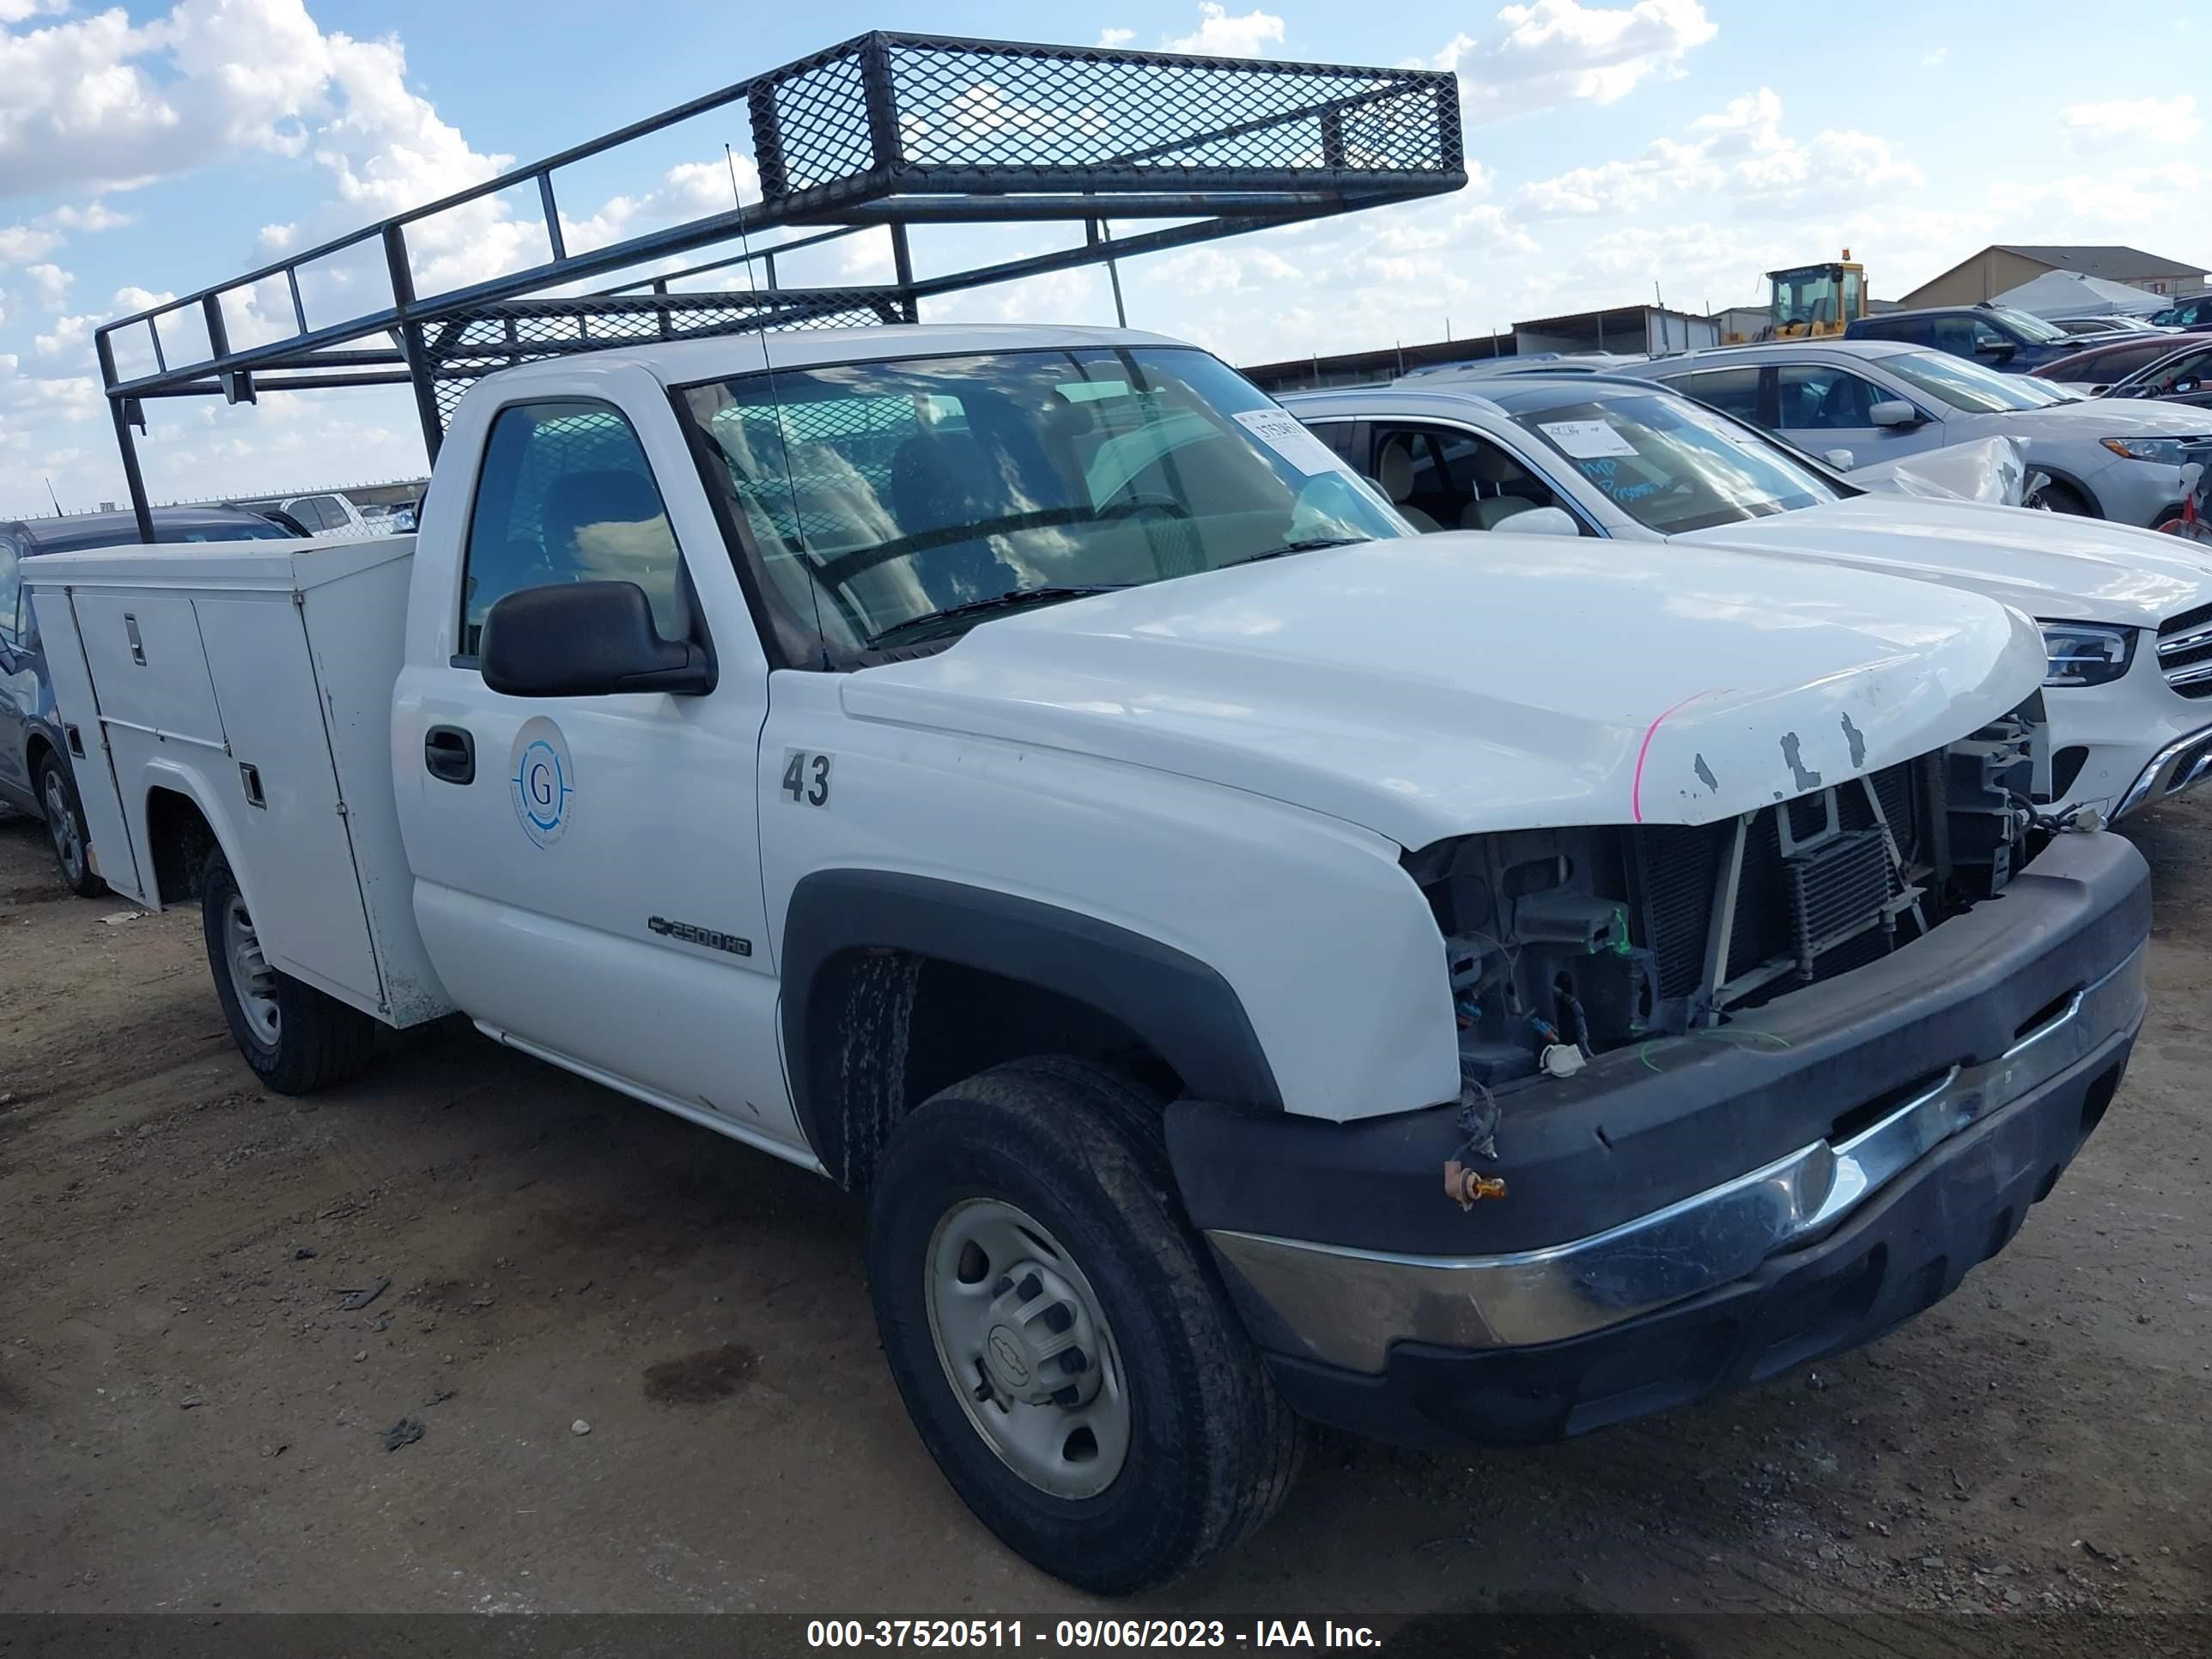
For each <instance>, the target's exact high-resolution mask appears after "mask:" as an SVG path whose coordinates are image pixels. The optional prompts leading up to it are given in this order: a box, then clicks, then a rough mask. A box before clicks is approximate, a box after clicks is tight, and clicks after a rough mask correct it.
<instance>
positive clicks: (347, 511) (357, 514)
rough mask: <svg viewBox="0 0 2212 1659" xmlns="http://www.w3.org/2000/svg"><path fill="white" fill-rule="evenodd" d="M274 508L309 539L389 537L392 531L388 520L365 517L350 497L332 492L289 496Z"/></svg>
mask: <svg viewBox="0 0 2212 1659" xmlns="http://www.w3.org/2000/svg"><path fill="white" fill-rule="evenodd" d="M276 506H277V507H278V509H279V510H280V511H282V512H283V513H288V514H289V515H290V516H291V517H293V518H295V519H297V520H299V521H300V523H301V525H302V526H305V528H306V530H307V533H308V534H309V535H310V536H343V537H356V538H359V537H364V536H389V535H390V534H392V529H393V526H392V524H391V523H390V522H389V521H388V520H385V519H383V518H374V519H372V518H368V517H366V516H365V515H363V513H362V510H361V509H360V508H359V507H356V506H355V505H354V504H353V502H352V501H351V500H350V499H349V497H347V496H344V495H339V494H338V493H337V491H335V490H331V491H327V492H325V494H323V495H292V496H288V497H287V498H286V499H285V500H283V501H279V502H277V503H276Z"/></svg>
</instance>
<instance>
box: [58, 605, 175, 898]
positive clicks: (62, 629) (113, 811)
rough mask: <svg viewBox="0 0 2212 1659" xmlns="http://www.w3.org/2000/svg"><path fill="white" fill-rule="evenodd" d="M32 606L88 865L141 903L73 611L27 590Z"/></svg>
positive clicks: (134, 854)
mask: <svg viewBox="0 0 2212 1659" xmlns="http://www.w3.org/2000/svg"><path fill="white" fill-rule="evenodd" d="M31 603H32V605H33V607H35V608H36V610H37V611H38V615H39V638H40V641H42V642H43V644H44V647H45V649H46V672H47V673H48V674H50V675H52V677H53V682H54V702H55V703H56V705H57V706H58V708H59V709H60V711H61V714H62V716H63V718H64V722H65V727H64V729H65V732H66V734H67V738H68V742H69V750H70V772H71V774H72V775H74V776H75V778H76V794H77V801H78V804H79V805H81V806H82V808H83V811H84V830H85V834H86V835H87V836H88V837H90V839H91V842H92V861H93V864H94V866H95V867H96V868H97V869H98V870H99V872H100V878H101V879H102V880H104V881H105V882H106V884H108V885H109V886H110V887H112V888H113V889H114V890H116V891H117V892H118V893H121V894H122V895H124V896H125V897H126V898H134V899H137V901H138V902H140V903H142V904H143V903H144V902H146V898H147V895H146V884H145V877H144V875H143V872H142V871H141V870H140V868H139V865H138V849H137V845H136V844H135V843H134V842H132V841H131V830H130V826H129V824H128V823H126V822H125V818H124V816H123V799H122V796H121V793H120V792H119V791H118V789H117V788H116V785H115V766H114V762H113V760H112V757H111V756H110V754H109V751H108V746H107V733H106V730H105V728H104V727H103V726H102V725H101V723H100V699H99V697H98V696H96V695H95V694H94V690H93V684H92V669H91V667H90V665H88V663H87V662H86V661H85V653H84V641H83V638H82V635H80V634H79V633H78V631H77V620H76V608H75V607H74V606H73V605H71V604H70V595H68V594H67V593H60V592H52V591H41V590H39V589H37V588H33V590H32V592H31Z"/></svg>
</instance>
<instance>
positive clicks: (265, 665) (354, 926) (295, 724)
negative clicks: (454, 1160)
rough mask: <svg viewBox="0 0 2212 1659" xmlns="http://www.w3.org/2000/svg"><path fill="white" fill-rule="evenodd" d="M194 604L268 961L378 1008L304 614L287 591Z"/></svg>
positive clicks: (232, 818)
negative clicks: (225, 738) (227, 749)
mask: <svg viewBox="0 0 2212 1659" xmlns="http://www.w3.org/2000/svg"><path fill="white" fill-rule="evenodd" d="M191 605H192V606H193V608H194V609H195V610H196V611H197V612H198V618H199V629H200V636H201V638H203V639H204V641H206V642H207V664H208V673H209V676H210V679H211V681H212V683H213V685H214V688H215V697H216V703H217V705H218V706H219V707H220V708H221V710H222V724H223V729H224V731H225V732H227V733H228V737H229V741H230V758H231V760H232V761H233V762H234V764H233V765H232V766H231V767H229V768H228V769H227V771H226V772H225V773H223V774H220V775H219V776H221V778H222V787H223V788H224V789H225V791H226V793H227V794H228V800H227V802H226V803H225V804H226V805H227V807H228V815H229V822H230V826H231V833H232V835H233V836H234V837H235V842H236V844H235V845H234V847H233V848H231V856H232V858H233V859H234V860H235V861H236V863H237V868H236V870H235V871H234V873H235V874H236V875H237V876H238V878H239V884H240V886H241V887H242V888H244V889H245V890H246V900H247V902H248V903H249V904H250V905H251V907H252V912H253V930H254V933H256V934H257V935H258V937H259V939H260V941H261V948H262V951H263V953H264V955H266V956H267V957H268V958H269V961H270V964H271V965H272V966H274V967H276V968H277V969H280V970H282V971H283V972H284V973H287V974H289V975H292V976H293V977H294V978H295V979H301V980H305V981H307V983H308V984H310V985H313V986H317V987H320V988H321V989H323V990H325V991H328V992H329V993H331V994H332V995H333V996H337V997H340V998H342V999H343V1000H346V1001H348V1002H350V1003H353V1004H354V1005H355V1006H357V1007H368V1008H376V1009H380V1008H382V1007H383V1006H384V1002H385V997H384V985H383V981H382V979H381V977H380V975H379V974H378V972H377V963H376V952H375V951H374V948H373V947H372V946H371V945H370V943H369V937H368V916H367V915H366V914H365V913H364V912H363V910H362V902H361V878H360V876H359V874H358V873H357V872H356V870H355V868H354V857H353V845H352V839H351V837H350V836H349V835H348V834H347V824H346V818H345V810H344V805H343V800H342V799H341V796H340V793H339V790H338V781H337V774H336V772H335V771H334V770H333V769H332V766H331V750H330V743H329V739H328V738H327V736H326V734H325V729H324V716H325V710H324V702H323V698H322V696H321V695H320V692H319V688H318V686H317V684H316V681H315V670H314V665H313V664H312V663H311V662H310V661H309V660H308V656H307V626H306V623H305V621H304V619H303V618H302V617H301V607H300V606H299V605H297V604H295V602H294V596H293V595H292V594H290V593H289V592H240V593H239V594H236V595H235V596H233V595H228V594H201V595H199V596H197V598H195V599H193V600H192V601H191ZM257 795H258V798H259V804H258V805H256V801H255V798H256V796H257Z"/></svg>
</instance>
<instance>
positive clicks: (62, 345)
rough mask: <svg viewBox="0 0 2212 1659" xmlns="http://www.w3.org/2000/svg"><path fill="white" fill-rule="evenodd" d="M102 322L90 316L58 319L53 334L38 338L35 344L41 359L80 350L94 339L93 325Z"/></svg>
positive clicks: (42, 335)
mask: <svg viewBox="0 0 2212 1659" xmlns="http://www.w3.org/2000/svg"><path fill="white" fill-rule="evenodd" d="M99 321H100V319H99V318H97V317H94V316H91V315H89V314H87V315H85V316H82V317H63V318H58V319H56V320H55V323H54V330H53V332H52V333H51V334H41V335H39V336H37V337H35V339H34V340H33V344H35V345H36V346H37V347H38V349H39V356H41V357H52V356H58V355H59V354H60V353H62V352H64V351H74V350H77V349H82V346H83V345H84V343H85V342H86V341H87V340H88V339H89V338H91V337H92V326H93V325H94V323H97V322H99Z"/></svg>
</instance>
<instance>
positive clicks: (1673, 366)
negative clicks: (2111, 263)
mask: <svg viewBox="0 0 2212 1659" xmlns="http://www.w3.org/2000/svg"><path fill="white" fill-rule="evenodd" d="M1620 373H1621V374H1630V375H1634V376H1636V377H1638V378H1639V379H1644V380H1660V381H1663V382H1664V383H1665V384H1667V385H1668V386H1673V387H1674V389H1675V390H1676V391H1678V392H1687V393H1688V394H1689V395H1690V396H1692V398H1698V399H1699V401H1701V402H1704V403H1708V404H1712V405H1713V406H1714V407H1716V408H1717V409H1722V410H1726V411H1727V412H1728V413H1729V414H1731V415H1733V416H1736V417H1737V418H1738V419H1739V420H1744V421H1748V422H1751V423H1752V424H1753V426H1758V427H1763V428H1765V429H1766V430H1767V431H1770V432H1778V433H1780V434H1781V435H1783V436H1784V437H1785V438H1787V439H1788V440H1789V441H1790V442H1791V443H1793V444H1796V446H1797V447H1799V448H1800V449H1805V450H1810V451H1811V452H1812V453H1814V454H1816V455H1823V454H1826V453H1829V452H1830V451H1832V450H1835V449H1839V448H1840V449H1848V450H1850V452H1851V455H1852V457H1853V459H1854V460H1855V461H1856V462H1857V465H1861V466H1867V465H1876V464H1879V463H1881V462H1884V461H1893V460H1898V459H1902V458H1903V457H1905V456H1906V455H1912V454H1917V453H1920V452H1921V451H1923V450H1928V449H1939V448H1942V447H1943V446H1945V445H1947V444H1961V443H1971V442H1973V441H1977V440H1978V439H1983V438H2001V437H2002V438H2015V439H2017V440H2019V441H2020V444H2021V448H2022V449H2023V450H2024V451H2026V453H2027V462H2028V465H2030V466H2032V467H2033V468H2035V469H2036V470H2037V471H2040V472H2044V473H2047V474H2049V475H2050V477H2051V483H2050V485H2049V486H2048V487H2047V488H2046V489H2045V490H2044V492H2043V503H2044V505H2045V506H2047V507H2051V509H2053V510H2054V511H2056V512H2060V513H2088V514H2091V515H2093V516H2094V517H2097V518H2100V519H2111V520H2114V521H2115V522H2116V523H2119V524H2131V525H2143V526H2155V525H2160V524H2163V523H2165V522H2166V520H2168V519H2170V518H2172V516H2173V515H2174V514H2175V513H2177V512H2178V511H2179V509H2180V504H2181V465H2182V460H2183V455H2182V450H2183V447H2184V445H2185V443H2187V442H2188V441H2191V440H2200V441H2201V440H2202V439H2203V437H2204V436H2205V435H2207V434H2212V410H2201V409H2176V408H2172V407H2163V406H2160V405H2159V404H2143V403H2136V402H2113V401H2109V400H2106V399H2104V398H2089V399H2086V400H2084V399H2081V398H2075V397H2073V396H2071V395H2070V394H2068V393H2064V392H2059V391H2057V390H2056V389H2055V388H2053V387H2051V386H2046V385H2045V384H2044V383H2043V382H2041V381H2039V380H2030V379H2028V378H2027V376H2025V375H2020V374H1999V373H1997V372H1996V370H1995V369H1990V368H1983V367H1982V365H1981V364H1979V363H1975V362H1968V361H1967V360H1966V359H1965V358H1963V357H1954V356H1949V355H1948V354H1947V353H1944V352H1941V351H1929V350H1926V349H1923V348H1921V347H1919V346H1911V345H1902V344H1899V343H1895V342H1893V341H1888V340H1817V341H1815V340H1793V341H1789V342H1786V343H1781V344H1775V345H1759V346H1745V347H1740V348H1732V349H1724V350H1719V351H1695V352H1690V353H1687V354H1686V355H1684V356H1679V357H1662V358H1660V359H1658V360H1656V361H1655V362H1643V363H1634V364H1631V365H1629V366H1627V367H1626V368H1623V369H1621V370H1620Z"/></svg>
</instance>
